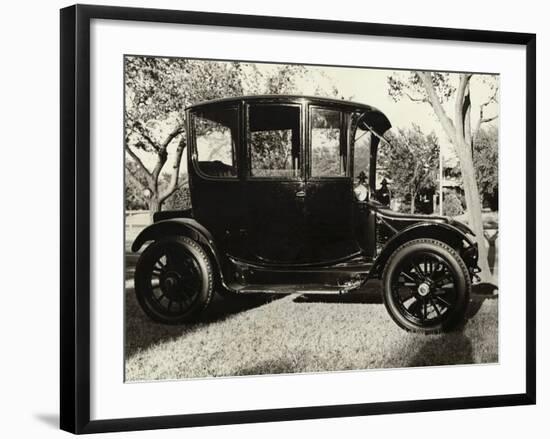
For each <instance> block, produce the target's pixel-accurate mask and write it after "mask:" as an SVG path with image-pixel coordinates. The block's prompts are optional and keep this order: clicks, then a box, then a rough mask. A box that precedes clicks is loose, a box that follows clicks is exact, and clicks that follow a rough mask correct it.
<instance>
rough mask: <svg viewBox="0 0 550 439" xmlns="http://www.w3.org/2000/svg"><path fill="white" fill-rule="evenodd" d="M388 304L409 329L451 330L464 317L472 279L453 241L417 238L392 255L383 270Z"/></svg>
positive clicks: (396, 316)
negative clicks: (446, 242) (454, 247)
mask: <svg viewBox="0 0 550 439" xmlns="http://www.w3.org/2000/svg"><path fill="white" fill-rule="evenodd" d="M382 278H383V287H384V304H385V305H386V309H387V310H388V312H389V314H390V316H391V317H392V318H393V320H394V321H395V322H396V323H397V324H398V325H399V326H401V327H402V328H404V329H406V330H408V331H414V332H424V333H436V332H443V331H449V330H452V329H453V328H455V327H456V326H457V325H458V324H459V323H461V322H462V321H464V319H465V314H466V309H467V306H468V302H469V298H470V291H471V280H470V275H469V273H468V269H467V267H466V264H465V263H464V261H463V260H462V258H461V257H460V255H459V254H458V253H457V252H456V251H455V250H454V249H453V248H452V247H450V246H449V245H447V244H445V243H443V242H441V241H438V240H435V239H416V240H414V241H410V242H407V243H406V244H403V245H402V246H401V247H399V248H398V249H397V250H395V251H394V253H393V254H392V255H391V256H390V258H389V260H388V261H387V264H386V268H385V269H384V273H383V276H382Z"/></svg>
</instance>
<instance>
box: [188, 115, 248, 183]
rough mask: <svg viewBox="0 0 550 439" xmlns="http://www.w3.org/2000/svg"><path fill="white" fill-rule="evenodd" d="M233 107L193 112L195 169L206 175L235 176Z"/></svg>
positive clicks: (236, 125) (235, 126) (236, 116)
mask: <svg viewBox="0 0 550 439" xmlns="http://www.w3.org/2000/svg"><path fill="white" fill-rule="evenodd" d="M237 127H238V112H237V109H236V108H223V109H219V108H218V109H216V110H202V111H200V112H197V113H195V114H194V116H193V129H194V133H195V145H196V152H197V164H198V167H199V170H200V171H201V172H203V173H204V174H206V175H208V176H210V177H221V178H225V177H236V176H237V166H236V152H235V145H236V135H237Z"/></svg>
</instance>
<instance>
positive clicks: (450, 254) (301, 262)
mask: <svg viewBox="0 0 550 439" xmlns="http://www.w3.org/2000/svg"><path fill="white" fill-rule="evenodd" d="M186 123H187V127H186V133H187V140H188V148H187V161H188V162H187V166H188V177H189V187H190V194H191V203H192V208H191V209H189V210H181V211H162V212H158V213H157V214H155V215H154V223H153V224H152V225H150V226H148V227H147V228H145V229H144V230H143V231H142V232H141V233H140V234H139V235H138V236H137V238H136V239H135V241H134V243H133V246H132V250H133V251H134V252H138V251H140V249H142V247H143V246H144V245H145V244H146V243H148V242H150V244H149V245H148V247H147V248H146V249H145V250H144V251H143V252H142V253H141V256H140V257H139V260H138V263H137V266H136V271H135V291H136V295H137V299H138V301H139V303H140V305H141V306H142V308H143V310H144V311H145V312H146V313H147V314H148V315H149V316H150V317H151V318H152V319H154V320H156V321H159V322H164V323H168V324H179V323H183V322H188V321H191V320H196V319H197V318H200V316H201V314H202V313H203V312H204V310H205V309H206V308H207V306H208V305H209V303H210V302H211V300H212V296H213V294H214V293H215V292H216V291H217V292H221V293H222V294H225V295H226V296H229V297H230V296H232V295H235V294H250V293H268V294H277V293H281V294H288V293H300V294H308V293H312V294H318V293H333V294H344V293H350V292H352V291H354V290H357V289H358V288H360V287H361V286H362V285H363V284H364V283H365V282H366V281H367V280H368V279H370V278H378V279H381V280H382V282H381V285H382V290H383V300H384V303H385V306H386V308H387V310H388V312H389V314H390V316H391V317H392V318H393V320H394V321H395V322H396V323H397V324H398V325H399V326H401V327H402V328H404V329H407V330H410V331H417V332H425V333H430V332H439V331H445V330H449V329H451V328H453V327H455V326H456V325H457V324H459V323H460V322H461V321H463V320H464V318H465V312H466V309H467V306H468V302H469V296H470V290H471V285H472V282H473V280H474V279H475V278H476V277H477V276H476V274H475V273H476V272H478V271H479V268H478V266H477V256H478V252H477V246H476V243H475V240H474V236H473V232H472V231H471V230H470V229H469V228H468V227H466V226H465V225H463V224H462V223H459V222H455V221H453V220H451V219H449V218H446V217H441V216H432V215H412V214H411V215H408V214H402V213H397V212H394V211H392V210H390V209H389V207H388V206H387V205H386V204H383V203H381V202H378V201H377V200H376V197H375V195H374V194H376V193H377V187H376V184H377V177H376V176H377V172H376V158H377V150H378V146H379V144H380V142H385V139H384V133H385V132H386V131H387V130H388V129H389V128H390V127H391V125H390V122H389V120H388V119H387V117H386V116H385V115H384V114H383V113H382V112H381V111H379V110H377V109H376V108H373V107H371V106H369V105H364V104H360V103H353V102H347V101H343V100H335V99H325V98H318V97H304V96H287V95H284V96H282V95H281V96H279V95H277V96H247V97H238V98H230V99H221V100H216V101H209V102H205V103H200V104H197V105H193V106H191V107H189V108H187V109H186Z"/></svg>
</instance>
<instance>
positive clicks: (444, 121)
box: [417, 72, 456, 140]
mask: <svg viewBox="0 0 550 439" xmlns="http://www.w3.org/2000/svg"><path fill="white" fill-rule="evenodd" d="M417 75H418V77H419V78H420V80H421V81H422V85H423V86H424V89H425V90H426V94H427V95H428V103H429V104H430V105H431V106H432V108H433V110H434V112H435V115H436V116H437V118H438V119H439V121H440V122H441V125H442V126H443V129H444V130H445V132H446V133H447V136H449V139H451V140H454V139H455V136H456V132H455V127H454V125H453V121H452V120H451V119H450V118H449V116H447V113H446V112H445V109H444V108H443V105H441V102H440V101H439V96H438V95H437V92H436V91H435V88H434V85H433V82H432V75H431V73H428V72H417Z"/></svg>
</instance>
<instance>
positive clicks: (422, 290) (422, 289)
mask: <svg viewBox="0 0 550 439" xmlns="http://www.w3.org/2000/svg"><path fill="white" fill-rule="evenodd" d="M417 291H418V294H419V295H420V296H422V297H424V296H427V295H428V294H430V286H429V285H428V284H427V283H426V282H422V283H421V284H420V285H418V290H417Z"/></svg>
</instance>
